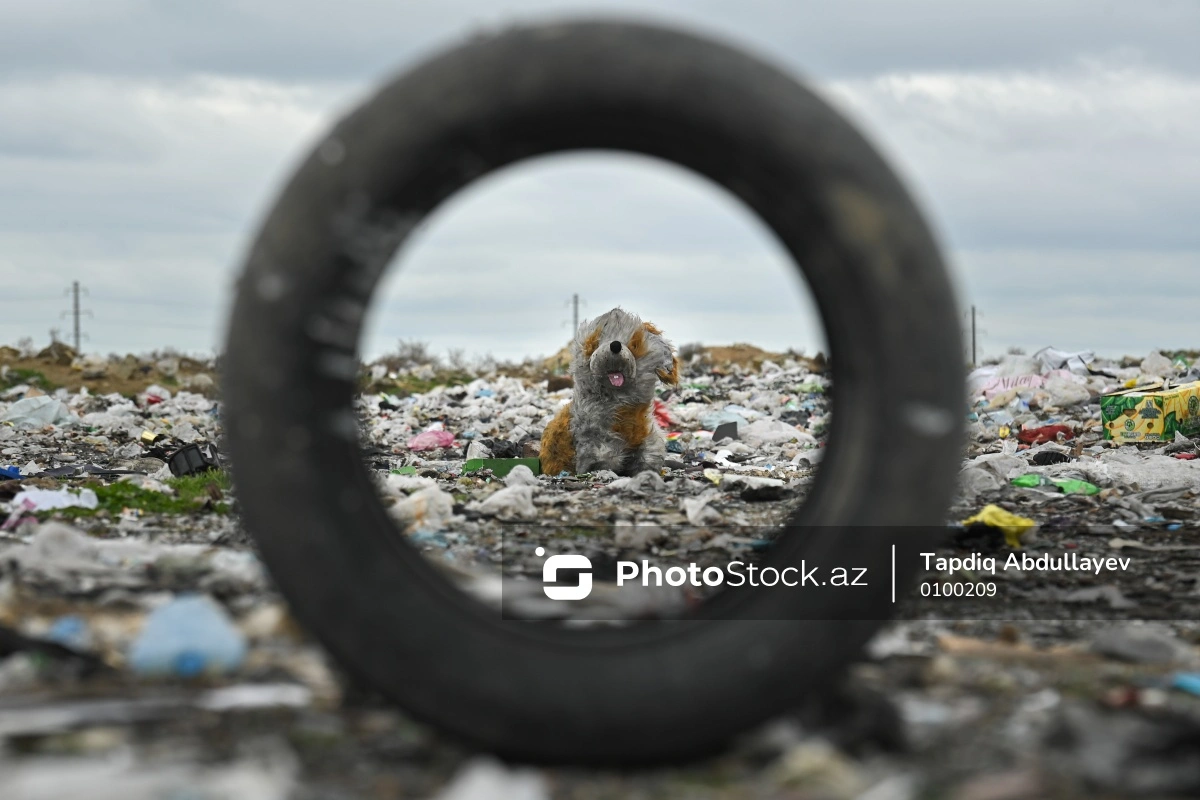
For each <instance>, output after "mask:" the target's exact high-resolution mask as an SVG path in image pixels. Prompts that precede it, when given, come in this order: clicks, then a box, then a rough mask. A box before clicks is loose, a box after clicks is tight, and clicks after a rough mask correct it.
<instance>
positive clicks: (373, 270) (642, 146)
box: [224, 22, 964, 764]
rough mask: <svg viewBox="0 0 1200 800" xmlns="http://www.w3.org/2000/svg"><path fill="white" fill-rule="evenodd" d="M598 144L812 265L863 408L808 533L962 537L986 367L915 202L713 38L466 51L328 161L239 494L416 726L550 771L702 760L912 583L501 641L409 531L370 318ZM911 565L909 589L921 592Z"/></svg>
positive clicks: (285, 206)
mask: <svg viewBox="0 0 1200 800" xmlns="http://www.w3.org/2000/svg"><path fill="white" fill-rule="evenodd" d="M580 148H588V149H595V148H601V149H617V150H628V151H636V152H640V153H644V154H648V155H651V156H657V157H661V158H663V159H666V160H669V161H673V162H675V163H677V164H680V165H683V166H685V167H689V168H691V169H692V170H694V171H696V172H697V173H699V174H701V175H704V176H707V177H708V178H710V179H711V180H713V181H714V182H716V183H717V184H719V185H721V186H723V187H725V188H726V189H728V190H729V191H730V192H732V193H733V194H734V195H736V196H737V197H739V198H741V200H742V201H743V202H745V203H746V204H747V205H748V206H749V207H750V208H752V209H753V210H754V211H755V212H756V213H757V214H758V215H759V216H760V217H761V218H762V219H763V220H764V221H765V222H766V223H767V224H768V225H769V226H770V227H771V229H772V230H773V231H774V232H775V234H776V235H777V236H778V237H779V239H780V240H781V241H782V242H783V244H784V245H785V246H786V247H787V248H788V250H789V251H790V252H791V254H792V256H793V258H794V259H795V261H796V263H797V264H799V265H802V266H803V270H802V272H803V275H804V277H805V278H806V280H807V282H808V284H809V286H810V287H811V289H812V291H813V294H814V296H815V299H816V302H817V305H818V307H819V309H820V311H821V313H822V316H823V318H824V321H825V325H826V330H827V332H828V339H829V342H830V349H831V356H832V368H833V381H834V384H835V385H836V395H835V402H834V409H833V423H832V424H833V429H832V431H831V438H830V449H829V456H828V458H827V459H826V460H825V462H824V464H823V465H822V469H821V470H820V472H819V475H818V478H817V481H816V484H815V485H814V487H813V491H812V493H811V496H810V501H809V502H808V503H807V504H806V505H805V506H804V508H803V510H802V511H801V512H800V515H799V517H798V518H797V519H796V520H795V522H796V524H798V525H804V526H844V527H852V526H853V527H859V526H867V527H876V528H878V527H879V526H895V527H900V526H936V525H939V524H941V522H942V514H943V513H944V511H945V508H946V506H947V504H948V502H949V499H950V493H951V491H952V485H953V478H954V474H955V471H956V467H957V461H958V455H959V453H958V448H959V438H960V433H961V424H962V423H961V418H962V408H963V399H964V391H963V376H962V363H963V361H962V349H961V343H960V332H959V327H958V316H957V313H956V310H955V304H954V300H953V294H952V290H951V286H950V284H949V281H948V278H947V275H946V271H945V268H944V266H943V264H942V261H941V258H940V255H939V252H938V248H937V246H936V244H935V242H934V240H933V238H932V236H931V234H930V232H929V230H928V229H927V227H926V225H925V223H924V222H923V220H922V218H921V215H920V213H919V212H918V211H917V209H916V208H915V207H914V204H913V202H912V201H911V199H910V198H909V196H908V194H907V193H906V191H905V190H904V188H903V186H902V185H901V184H900V182H899V181H898V180H897V178H896V177H895V176H894V175H893V174H892V172H891V171H890V170H889V168H888V167H887V165H886V164H885V163H884V162H883V160H882V159H881V158H880V157H879V156H878V155H877V154H876V152H875V151H874V150H873V149H872V147H871V146H870V145H869V144H868V143H867V142H866V141H865V140H864V139H863V138H862V137H861V136H860V135H859V134H858V133H857V132H856V131H855V129H854V128H853V127H852V126H851V125H849V124H848V123H847V122H846V121H845V120H843V119H842V118H841V117H840V116H839V115H838V114H837V113H836V112H835V111H833V110H832V109H831V108H830V107H829V106H828V105H826V104H825V103H824V102H823V101H822V100H820V99H819V98H818V97H817V96H815V95H814V94H813V93H812V92H810V91H809V90H807V89H806V88H804V87H803V86H802V85H800V84H799V83H798V82H796V81H795V80H794V79H792V78H791V77H789V76H788V75H786V74H784V73H783V72H781V71H779V70H777V69H775V68H773V67H771V66H768V65H766V64H764V63H762V62H760V61H758V60H756V59H754V58H751V57H749V56H747V55H746V54H744V53H742V52H739V51H737V50H735V49H731V48H729V47H727V46H725V45H722V44H718V43H715V42H712V41H709V40H705V39H701V38H697V37H695V36H692V35H687V34H683V33H679V32H675V31H671V30H665V29H661V28H656V27H649V26H643V25H633V24H618V23H607V22H606V23H596V22H581V23H569V24H550V25H538V26H532V27H523V28H519V29H513V30H509V31H506V32H503V33H500V34H498V35H494V36H489V37H485V38H479V39H474V40H472V41H471V42H470V43H468V44H465V45H463V46H460V47H457V48H454V49H452V50H450V51H448V52H445V53H443V54H441V55H438V56H436V57H434V58H432V59H430V60H428V61H426V62H425V63H423V64H421V65H419V66H417V67H416V68H414V69H412V70H410V71H409V72H407V73H405V74H403V75H401V76H400V77H399V78H397V79H395V80H393V81H391V82H390V83H388V84H387V85H386V86H384V87H383V89H381V90H380V91H379V92H378V93H377V94H376V95H375V96H374V97H373V98H371V99H370V100H368V101H367V102H366V103H365V104H364V105H362V106H361V107H360V108H359V109H357V110H356V111H354V112H353V113H351V114H350V115H349V116H347V117H346V118H345V119H343V120H342V121H341V122H340V123H338V125H337V126H336V127H335V128H334V129H333V130H332V131H331V132H330V133H329V134H328V136H327V137H325V138H324V140H323V141H322V142H321V143H320V145H319V146H318V147H317V148H316V149H315V150H314V152H313V153H312V154H311V155H310V156H309V157H308V159H307V160H306V161H305V162H304V163H303V164H302V165H301V166H300V167H299V169H298V170H297V172H296V173H295V175H294V176H293V177H292V179H291V180H290V181H289V182H288V184H287V186H286V188H285V189H284V190H283V193H282V194H281V196H280V197H279V199H278V201H277V202H276V204H275V206H274V208H273V209H272V210H271V212H270V214H269V215H268V217H267V219H266V221H265V222H264V223H263V226H262V229H261V230H260V232H259V234H258V237H257V239H256V241H255V242H254V244H253V247H252V249H251V251H250V253H249V256H248V259H247V262H246V265H245V269H244V273H243V275H242V277H241V280H240V284H239V286H238V290H237V291H238V293H237V300H236V304H235V307H234V310H233V315H232V322H231V326H230V332H229V340H228V344H227V351H226V368H225V384H224V385H225V394H226V398H227V400H226V412H225V413H226V417H227V428H228V436H229V441H230V447H231V452H232V456H233V463H234V465H235V472H236V481H237V489H238V496H239V498H240V502H241V503H242V506H243V510H244V519H245V523H246V525H247V526H248V529H249V530H250V532H251V533H252V534H253V536H254V537H255V539H256V541H257V542H258V545H259V547H260V549H261V553H262V556H263V558H264V560H265V562H266V564H267V566H268V568H269V570H270V571H271V574H272V575H273V577H274V579H275V581H276V583H277V584H278V586H279V588H280V590H281V591H282V592H283V594H284V595H285V597H286V598H287V599H288V601H289V602H290V603H291V605H292V608H293V610H294V612H295V614H296V615H297V617H298V618H299V619H300V620H301V621H302V623H304V624H305V625H306V626H307V627H308V628H309V630H311V631H312V632H313V633H314V634H315V635H316V636H317V637H319V638H320V640H321V641H322V642H323V643H324V644H325V645H326V646H327V647H328V648H329V650H330V651H331V652H332V653H333V654H334V655H335V656H336V658H337V659H338V660H339V661H340V663H341V664H342V665H343V666H344V667H345V668H347V669H348V670H350V671H351V672H352V673H354V674H356V675H357V676H359V677H360V678H361V679H363V680H365V681H367V682H369V683H370V684H372V685H374V686H376V687H378V688H379V689H380V690H381V691H382V692H383V693H385V694H386V695H387V696H389V697H390V698H392V699H394V700H395V701H396V702H397V703H399V704H400V705H402V706H403V707H404V708H406V709H407V710H409V711H410V712H411V713H413V714H414V715H416V716H417V717H419V718H421V719H424V720H427V721H429V722H431V723H434V724H436V725H437V726H439V727H441V728H442V729H444V730H447V731H449V732H451V733H453V734H456V735H457V736H459V737H461V738H463V739H465V740H467V741H469V742H470V743H473V744H476V745H479V746H482V747H484V748H487V749H490V750H492V751H494V752H497V753H499V754H501V755H503V756H506V757H510V758H516V759H522V760H533V761H540V762H574V763H586V764H631V763H649V762H661V761H665V760H674V759H681V758H688V757H692V756H696V755H698V754H702V753H705V752H709V751H712V750H714V749H716V748H719V747H721V746H722V745H723V744H725V743H726V742H727V741H728V740H729V738H730V737H731V736H732V735H733V734H735V733H738V732H740V731H743V730H745V729H747V728H749V727H751V726H753V725H755V724H757V723H760V722H761V721H763V720H765V719H768V718H770V717H771V716H772V715H775V714H778V713H780V712H781V711H784V710H786V709H788V708H789V707H791V706H792V705H793V704H795V703H797V702H798V701H799V700H801V699H802V698H804V697H805V696H806V695H809V694H810V693H812V692H815V691H821V690H822V689H823V688H824V687H826V686H827V685H828V683H829V682H830V681H831V680H832V679H833V678H835V677H837V675H838V674H839V673H840V671H841V670H842V668H843V667H844V666H845V665H846V663H847V662H848V661H849V660H850V659H852V658H854V657H856V656H857V655H858V654H859V652H860V651H861V647H862V645H863V643H864V642H865V641H866V640H867V638H868V637H869V636H870V635H871V634H872V633H873V632H874V631H875V630H877V629H878V627H879V626H880V625H881V624H882V623H881V622H879V621H876V620H881V619H884V618H886V616H887V615H888V613H889V609H890V605H889V602H888V598H887V591H888V587H887V586H886V585H882V583H881V584H880V585H879V586H878V588H874V589H872V590H871V591H869V592H863V593H861V594H853V595H847V597H846V599H845V600H844V601H842V600H839V601H837V602H836V603H834V604H832V605H830V604H829V601H828V600H827V599H819V600H818V599H814V598H813V597H812V596H811V595H810V594H809V593H806V592H773V591H770V590H761V591H759V592H758V593H757V594H755V595H753V596H752V597H751V598H750V600H749V602H744V603H743V604H742V605H741V606H740V608H739V611H738V613H739V614H740V615H741V616H742V619H736V620H729V619H725V620H721V619H703V620H688V621H683V622H675V623H669V624H662V623H659V624H657V625H655V624H639V625H634V626H631V627H629V628H624V629H606V630H595V629H593V630H570V629H560V628H552V627H549V626H533V625H524V626H521V625H520V624H519V623H513V622H507V623H506V622H502V621H501V620H499V619H498V618H497V615H496V614H495V613H494V612H492V611H490V610H488V609H485V608H484V607H483V606H481V605H479V604H477V603H476V602H474V601H472V600H470V599H468V598H467V597H466V596H465V595H462V594H461V593H459V592H458V591H457V590H455V589H453V588H452V587H451V586H450V585H449V584H448V583H447V582H446V581H445V580H443V579H442V578H441V577H440V576H439V575H438V574H436V573H435V572H434V570H433V568H432V567H430V566H429V565H428V564H427V563H426V561H425V559H424V557H423V556H421V555H420V554H419V553H418V552H417V551H416V550H415V549H413V548H411V547H410V546H409V545H408V544H407V542H405V541H403V538H402V537H400V536H399V535H398V534H397V532H396V530H395V528H394V526H393V525H392V523H391V522H390V521H389V519H388V517H387V516H386V514H385V512H384V510H383V508H382V505H381V504H380V502H379V501H378V500H377V498H376V496H375V493H374V490H373V489H372V484H371V482H370V476H369V474H368V472H367V471H366V469H365V467H364V466H363V464H362V459H361V458H360V456H359V453H358V450H357V444H356V438H355V437H356V430H357V426H356V423H355V417H354V415H353V414H352V412H351V401H352V396H353V393H354V390H355V386H354V380H355V373H356V369H357V363H358V360H357V355H356V352H357V351H356V348H357V343H358V338H359V334H360V327H361V321H362V317H363V312H364V310H365V308H366V306H367V303H368V300H369V298H370V297H371V293H372V291H373V290H374V287H375V285H376V282H377V280H378V278H379V276H380V273H381V272H382V271H383V269H384V267H385V266H386V264H387V263H388V261H389V260H390V259H391V258H392V256H393V255H394V253H395V252H396V250H397V248H398V246H399V245H400V244H401V243H402V242H403V241H404V239H405V237H406V235H407V234H408V232H409V231H410V230H411V228H412V227H413V225H414V224H415V223H416V222H418V221H419V220H420V219H422V218H423V217H424V216H425V215H427V214H429V213H430V211H431V210H433V209H434V208H435V207H436V206H437V205H438V204H439V203H440V202H441V201H443V200H444V199H446V198H447V197H448V196H450V195H451V194H453V193H454V192H456V191H457V190H459V189H461V188H462V187H463V186H465V185H466V184H468V183H469V182H471V181H472V180H474V179H475V178H477V177H479V176H481V175H483V174H485V173H487V172H489V171H492V170H495V169H497V168H499V167H502V166H505V165H508V164H511V163H513V162H516V161H518V160H520V159H524V158H527V157H531V156H537V155H541V154H544V153H549V152H554V151H562V150H569V149H580ZM813 542H814V539H813V538H812V537H809V538H801V537H787V538H785V540H783V542H781V544H780V545H779V546H778V547H776V548H775V552H774V553H773V554H772V561H773V563H784V562H789V563H797V562H798V561H799V559H800V558H801V557H802V555H803V554H804V553H805V552H811V550H808V549H806V548H811V547H812V546H814V545H813ZM819 546H821V547H822V548H824V549H825V550H826V551H827V552H832V553H835V554H838V553H840V554H844V555H846V556H848V557H852V559H857V562H852V563H859V562H861V563H863V564H866V563H871V564H873V565H876V566H879V567H880V569H881V571H882V570H886V561H887V559H888V558H889V554H888V553H885V552H883V551H882V550H880V549H879V548H872V549H871V550H870V552H863V550H864V547H863V544H862V542H861V541H856V539H855V537H854V536H852V535H848V534H847V535H842V536H837V537H825V538H824V539H822V540H821V541H820V542H819ZM901 571H902V573H903V574H901V575H900V579H901V584H902V585H903V584H904V583H905V582H906V581H907V580H908V579H909V578H911V577H912V571H913V570H912V568H911V567H909V566H903V567H902V570H901ZM820 604H825V605H820ZM822 614H824V615H825V616H828V617H829V618H830V619H828V620H820V619H814V618H815V617H818V616H822Z"/></svg>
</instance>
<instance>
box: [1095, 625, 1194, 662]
mask: <svg viewBox="0 0 1200 800" xmlns="http://www.w3.org/2000/svg"><path fill="white" fill-rule="evenodd" d="M1091 646H1092V650H1093V651H1094V652H1096V653H1099V654H1101V655H1105V656H1108V657H1109V658H1115V659H1118V660H1120V661H1129V662H1132V663H1135V664H1172V663H1178V662H1179V661H1180V660H1181V659H1183V658H1185V657H1186V649H1185V646H1184V645H1183V643H1182V642H1180V641H1179V639H1178V637H1176V636H1175V634H1173V633H1171V631H1169V630H1167V629H1166V628H1161V627H1150V626H1140V625H1121V626H1117V627H1111V626H1110V627H1103V628H1099V629H1097V630H1096V631H1095V632H1094V634H1093V636H1092V643H1091Z"/></svg>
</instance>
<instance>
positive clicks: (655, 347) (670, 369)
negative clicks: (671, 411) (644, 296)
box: [638, 322, 679, 386]
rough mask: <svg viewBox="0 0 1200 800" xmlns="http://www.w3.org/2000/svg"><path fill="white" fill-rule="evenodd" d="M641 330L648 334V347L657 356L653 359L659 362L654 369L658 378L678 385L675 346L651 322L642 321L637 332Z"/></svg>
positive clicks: (668, 383) (670, 384)
mask: <svg viewBox="0 0 1200 800" xmlns="http://www.w3.org/2000/svg"><path fill="white" fill-rule="evenodd" d="M643 331H644V332H645V333H646V334H649V337H648V338H649V339H650V341H651V345H650V349H651V351H652V353H653V354H654V355H655V356H657V358H656V359H655V360H656V361H657V362H658V363H659V364H660V366H659V367H657V368H656V369H655V370H654V372H655V374H656V375H658V379H659V380H661V381H662V382H663V383H665V384H667V385H668V386H678V385H679V358H678V357H677V356H676V355H675V348H674V347H673V346H672V345H671V343H670V342H668V341H667V340H666V338H664V337H663V335H662V331H661V330H659V328H658V326H657V325H655V324H654V323H653V322H643V323H642V329H641V330H640V331H638V333H639V334H640V333H642V332H643Z"/></svg>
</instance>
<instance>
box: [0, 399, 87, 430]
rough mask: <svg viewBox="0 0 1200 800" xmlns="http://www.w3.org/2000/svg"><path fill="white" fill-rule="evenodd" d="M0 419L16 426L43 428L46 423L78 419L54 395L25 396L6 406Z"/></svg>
mask: <svg viewBox="0 0 1200 800" xmlns="http://www.w3.org/2000/svg"><path fill="white" fill-rule="evenodd" d="M0 421H3V422H11V423H12V424H13V425H14V426H16V427H18V428H44V427H45V426H47V425H70V424H74V423H75V422H78V421H79V418H78V417H76V416H75V415H74V414H72V413H71V409H70V408H68V407H67V404H66V403H64V402H62V401H61V400H58V399H56V398H54V397H49V396H47V395H42V396H40V397H26V398H24V399H22V400H18V401H17V402H15V403H13V404H12V405H11V406H9V407H8V410H7V411H5V412H4V416H3V417H0Z"/></svg>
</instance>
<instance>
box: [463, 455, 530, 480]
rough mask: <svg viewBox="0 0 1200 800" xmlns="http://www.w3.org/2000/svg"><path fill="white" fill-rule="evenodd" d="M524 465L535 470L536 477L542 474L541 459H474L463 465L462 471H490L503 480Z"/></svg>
mask: <svg viewBox="0 0 1200 800" xmlns="http://www.w3.org/2000/svg"><path fill="white" fill-rule="evenodd" d="M521 464H524V465H525V466H527V467H529V468H530V469H531V470H533V474H534V475H541V474H542V460H541V459H540V458H472V459H470V460H469V461H467V462H466V463H465V464H463V465H462V471H463V472H464V473H467V472H475V471H476V470H480V469H490V470H491V471H492V474H493V475H495V476H496V477H497V478H502V477H504V476H505V475H507V474H508V473H510V472H512V470H513V467H517V466H520V465H521Z"/></svg>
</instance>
